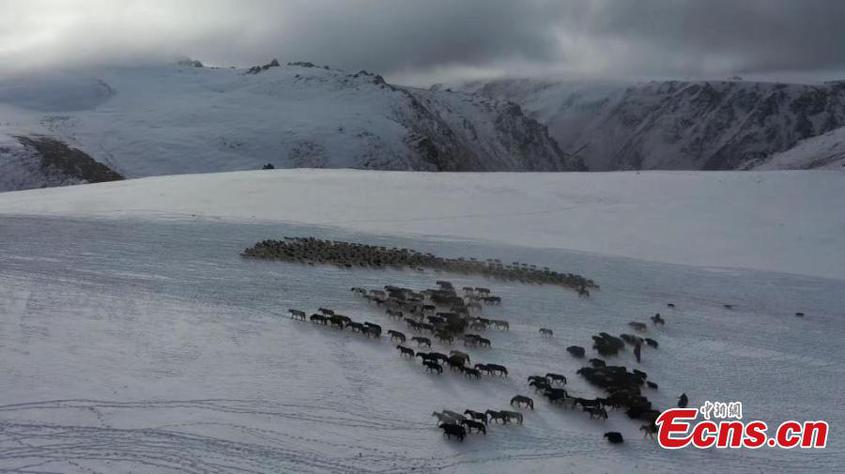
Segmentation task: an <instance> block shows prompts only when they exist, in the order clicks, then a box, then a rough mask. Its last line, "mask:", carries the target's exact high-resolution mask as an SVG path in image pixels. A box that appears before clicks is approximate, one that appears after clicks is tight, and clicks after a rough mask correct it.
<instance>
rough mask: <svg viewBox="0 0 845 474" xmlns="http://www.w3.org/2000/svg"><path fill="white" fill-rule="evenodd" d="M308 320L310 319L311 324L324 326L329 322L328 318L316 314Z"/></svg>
mask: <svg viewBox="0 0 845 474" xmlns="http://www.w3.org/2000/svg"><path fill="white" fill-rule="evenodd" d="M308 319H310V320H311V322H312V323H314V324H322V325H326V324H328V322H329V320H328V318H326V317H325V316H323V315H322V314H317V313H314V314H312V315H311V317H310V318H308Z"/></svg>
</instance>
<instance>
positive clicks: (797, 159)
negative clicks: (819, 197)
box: [749, 127, 845, 170]
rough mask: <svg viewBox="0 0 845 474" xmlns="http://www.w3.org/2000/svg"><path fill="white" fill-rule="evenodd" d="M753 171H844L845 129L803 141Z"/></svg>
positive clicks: (750, 164) (773, 156)
mask: <svg viewBox="0 0 845 474" xmlns="http://www.w3.org/2000/svg"><path fill="white" fill-rule="evenodd" d="M749 166H750V167H752V169H758V170H783V169H842V167H845V127H840V128H837V129H834V130H832V131H830V132H827V133H825V134H824V135H818V136H815V137H812V138H807V139H806V140H802V141H801V142H799V143H798V144H797V145H795V146H794V147H792V148H790V149H789V150H786V151H782V152H780V153H776V154H774V155H772V156H771V158H769V159H768V160H766V161H764V162H763V163H761V164H756V163H749Z"/></svg>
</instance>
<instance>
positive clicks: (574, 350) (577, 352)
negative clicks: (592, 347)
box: [566, 346, 586, 358]
mask: <svg viewBox="0 0 845 474" xmlns="http://www.w3.org/2000/svg"><path fill="white" fill-rule="evenodd" d="M566 352H569V353H570V354H572V356H573V357H579V358H580V357H584V354H585V353H586V352H585V351H584V348H583V347H581V346H569V347H567V348H566Z"/></svg>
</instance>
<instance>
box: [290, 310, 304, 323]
mask: <svg viewBox="0 0 845 474" xmlns="http://www.w3.org/2000/svg"><path fill="white" fill-rule="evenodd" d="M288 312H289V313H290V318H291V319H298V320H300V321H305V312H304V311H300V310H298V309H289V310H288Z"/></svg>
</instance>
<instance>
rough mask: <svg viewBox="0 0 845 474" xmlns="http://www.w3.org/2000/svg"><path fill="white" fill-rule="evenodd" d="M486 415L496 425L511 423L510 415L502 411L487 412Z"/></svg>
mask: <svg viewBox="0 0 845 474" xmlns="http://www.w3.org/2000/svg"><path fill="white" fill-rule="evenodd" d="M484 413H485V414H486V415H487V416H489V417H490V421H495V422H496V423H499V422H502V424H507V423H508V421H510V418H509V417H508V415H506V414H505V413H504V412H501V411H495V410H487V411H486V412H484Z"/></svg>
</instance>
